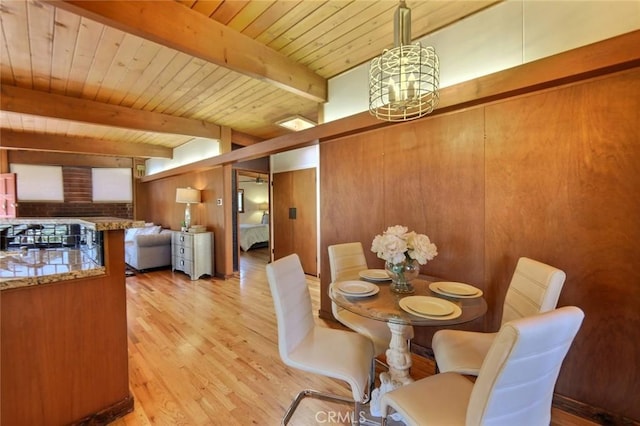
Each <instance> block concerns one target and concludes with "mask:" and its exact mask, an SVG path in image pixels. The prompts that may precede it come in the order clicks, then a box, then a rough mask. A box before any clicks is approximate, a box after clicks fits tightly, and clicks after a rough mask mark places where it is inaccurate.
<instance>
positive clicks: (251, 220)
mask: <svg viewBox="0 0 640 426" xmlns="http://www.w3.org/2000/svg"><path fill="white" fill-rule="evenodd" d="M235 178H236V179H235V183H236V184H235V185H234V186H235V191H236V195H237V197H236V199H235V200H234V204H235V206H234V209H235V212H236V214H235V215H234V217H235V224H234V234H235V235H234V246H235V247H234V253H235V255H234V270H237V271H239V272H240V273H242V272H243V269H244V265H243V260H250V263H251V264H252V265H255V264H259V265H266V264H267V263H268V262H269V260H270V258H271V256H270V243H269V241H270V217H269V212H270V198H271V193H270V188H271V185H270V181H269V173H268V172H264V171H259V170H245V169H239V170H236V173H235Z"/></svg>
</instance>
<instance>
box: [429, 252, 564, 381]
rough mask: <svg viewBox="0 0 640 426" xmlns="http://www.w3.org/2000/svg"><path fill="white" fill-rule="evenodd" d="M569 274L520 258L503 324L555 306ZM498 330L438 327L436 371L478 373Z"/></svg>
mask: <svg viewBox="0 0 640 426" xmlns="http://www.w3.org/2000/svg"><path fill="white" fill-rule="evenodd" d="M565 278H566V274H565V273H564V271H562V270H560V269H558V268H554V267H553V266H550V265H547V264H545V263H542V262H538V261H536V260H533V259H529V258H527V257H521V258H520V259H518V263H517V265H516V268H515V271H514V273H513V276H512V278H511V282H510V284H509V288H508V289H507V295H506V297H505V300H504V304H503V310H502V320H501V325H504V324H506V323H507V322H509V321H511V320H514V319H518V318H523V317H527V316H530V315H535V314H538V313H541V312H547V311H550V310H552V309H555V308H556V306H557V304H558V298H559V297H560V292H561V291H562V287H563V285H564V281H565ZM496 335H497V333H482V332H474V331H463V330H450V329H447V330H438V331H437V332H436V333H435V334H434V335H433V339H432V344H431V346H432V349H433V354H434V357H435V361H436V368H437V371H440V372H443V373H444V372H448V371H454V372H457V373H462V374H469V375H473V376H477V375H478V372H479V371H480V366H481V365H482V362H483V360H484V358H485V356H486V354H487V351H488V350H489V348H490V347H491V344H492V343H493V340H494V339H495V337H496Z"/></svg>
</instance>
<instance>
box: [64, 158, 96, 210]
mask: <svg viewBox="0 0 640 426" xmlns="http://www.w3.org/2000/svg"><path fill="white" fill-rule="evenodd" d="M62 181H63V185H64V202H65V203H90V202H91V198H92V191H91V189H92V184H91V168H89V167H68V166H66V167H63V168H62Z"/></svg>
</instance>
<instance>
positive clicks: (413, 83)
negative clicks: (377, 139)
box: [369, 0, 440, 121]
mask: <svg viewBox="0 0 640 426" xmlns="http://www.w3.org/2000/svg"><path fill="white" fill-rule="evenodd" d="M394 20H395V22H394V43H395V45H394V47H393V48H392V49H388V50H384V51H383V52H382V55H380V56H379V57H377V58H374V59H373V61H372V62H371V68H370V70H369V111H370V112H371V114H373V115H374V116H376V117H377V118H379V119H381V120H386V121H406V120H413V119H415V118H419V117H422V116H424V115H426V114H428V113H430V112H432V111H433V109H434V108H435V106H436V105H437V104H438V99H439V94H438V87H439V83H440V81H439V62H438V56H437V55H436V53H435V50H434V49H433V47H426V48H423V47H422V45H421V44H420V42H416V43H414V44H411V10H410V9H409V8H407V7H406V4H405V2H404V0H401V1H400V5H399V6H398V9H396V12H395V14H394Z"/></svg>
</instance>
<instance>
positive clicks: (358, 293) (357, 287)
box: [333, 281, 380, 297]
mask: <svg viewBox="0 0 640 426" xmlns="http://www.w3.org/2000/svg"><path fill="white" fill-rule="evenodd" d="M333 287H334V288H335V289H336V290H337V291H339V292H340V293H342V294H344V295H345V296H351V297H365V296H373V295H374V294H376V293H377V292H379V291H380V287H378V286H377V285H375V284H371V283H368V282H366V281H338V282H336V283H334V284H333Z"/></svg>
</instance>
